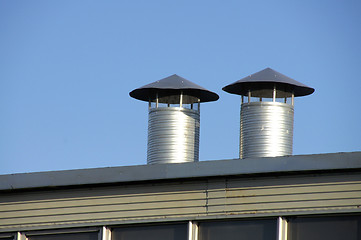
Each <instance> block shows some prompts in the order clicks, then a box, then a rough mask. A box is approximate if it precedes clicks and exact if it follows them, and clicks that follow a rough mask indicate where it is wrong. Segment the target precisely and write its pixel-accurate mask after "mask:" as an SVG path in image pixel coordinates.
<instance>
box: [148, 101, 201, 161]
mask: <svg viewBox="0 0 361 240" xmlns="http://www.w3.org/2000/svg"><path fill="white" fill-rule="evenodd" d="M199 126H200V114H199V112H198V111H196V110H191V109H186V108H181V107H165V108H152V109H149V120H148V153H147V162H148V164H154V163H183V162H195V161H198V156H199Z"/></svg>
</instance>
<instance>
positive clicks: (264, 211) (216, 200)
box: [0, 172, 361, 232]
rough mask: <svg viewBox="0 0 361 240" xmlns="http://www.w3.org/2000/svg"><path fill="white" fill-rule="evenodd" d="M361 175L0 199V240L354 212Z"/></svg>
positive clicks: (19, 194)
mask: <svg viewBox="0 0 361 240" xmlns="http://www.w3.org/2000/svg"><path fill="white" fill-rule="evenodd" d="M360 206H361V172H348V173H346V172H345V173H328V174H326V173H324V174H321V173H318V174H315V173H308V174H303V175H279V176H266V175H260V176H254V175H253V176H251V175H244V176H233V177H232V176H225V177H214V178H209V179H206V178H200V179H196V178H194V179H188V180H183V181H182V180H167V181H158V182H155V181H147V182H141V183H126V184H125V183H123V184H122V183H119V184H117V185H112V186H102V187H99V186H93V187H89V186H88V187H79V188H72V189H56V188H54V189H50V190H49V189H47V190H29V191H8V192H2V193H0V232H10V231H23V230H29V229H45V228H63V227H69V226H72V227H77V226H102V225H109V224H123V223H124V224H125V223H135V222H163V221H164V222H167V221H183V220H197V219H219V218H247V217H253V216H287V215H290V216H292V215H300V214H301V215H307V214H315V213H338V212H344V213H352V212H361V208H360Z"/></svg>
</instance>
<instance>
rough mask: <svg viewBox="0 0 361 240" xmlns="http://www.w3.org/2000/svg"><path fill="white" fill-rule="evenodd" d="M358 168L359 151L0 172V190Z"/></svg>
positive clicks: (359, 164) (359, 167)
mask: <svg viewBox="0 0 361 240" xmlns="http://www.w3.org/2000/svg"><path fill="white" fill-rule="evenodd" d="M347 169H348V170H351V169H361V152H350V153H329V154H314V155H296V156H284V157H271V158H269V157H268V158H247V159H232V160H215V161H202V162H194V163H180V164H157V165H139V166H126V167H108V168H93V169H80V170H66V171H52V172H37V173H19V174H9V175H0V191H9V190H10V191H11V190H20V189H31V188H48V187H65V186H80V185H90V184H92V185H94V184H111V183H120V182H123V183H125V182H140V181H152V180H170V179H184V178H201V177H217V176H231V175H250V174H266V173H268V174H269V173H272V174H279V173H288V172H308V171H334V170H347Z"/></svg>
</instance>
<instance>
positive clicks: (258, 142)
mask: <svg viewBox="0 0 361 240" xmlns="http://www.w3.org/2000/svg"><path fill="white" fill-rule="evenodd" d="M293 116H294V111H293V106H292V105H290V104H286V103H280V102H251V103H243V104H242V105H241V128H240V145H239V149H240V152H239V155H240V158H251V157H276V156H285V155H292V144H293Z"/></svg>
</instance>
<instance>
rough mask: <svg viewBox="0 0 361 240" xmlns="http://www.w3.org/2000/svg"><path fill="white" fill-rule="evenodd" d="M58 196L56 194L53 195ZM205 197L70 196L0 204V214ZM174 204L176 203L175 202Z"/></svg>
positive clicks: (189, 194)
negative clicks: (3, 212) (69, 197)
mask: <svg viewBox="0 0 361 240" xmlns="http://www.w3.org/2000/svg"><path fill="white" fill-rule="evenodd" d="M55 197H58V196H55ZM200 199H205V193H204V192H190V191H189V192H185V193H184V192H182V193H174V192H173V193H172V192H168V193H166V194H154V195H141V194H138V195H135V196H127V195H117V196H104V197H97V198H94V197H85V198H72V199H65V200H63V199H51V200H43V201H26V202H11V203H6V204H4V203H3V204H0V214H1V213H2V211H15V210H37V209H49V208H67V207H77V206H78V207H85V206H102V205H121V204H142V203H144V204H147V203H159V204H163V203H164V202H172V201H178V202H183V201H194V200H200ZM175 204H176V203H175Z"/></svg>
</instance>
